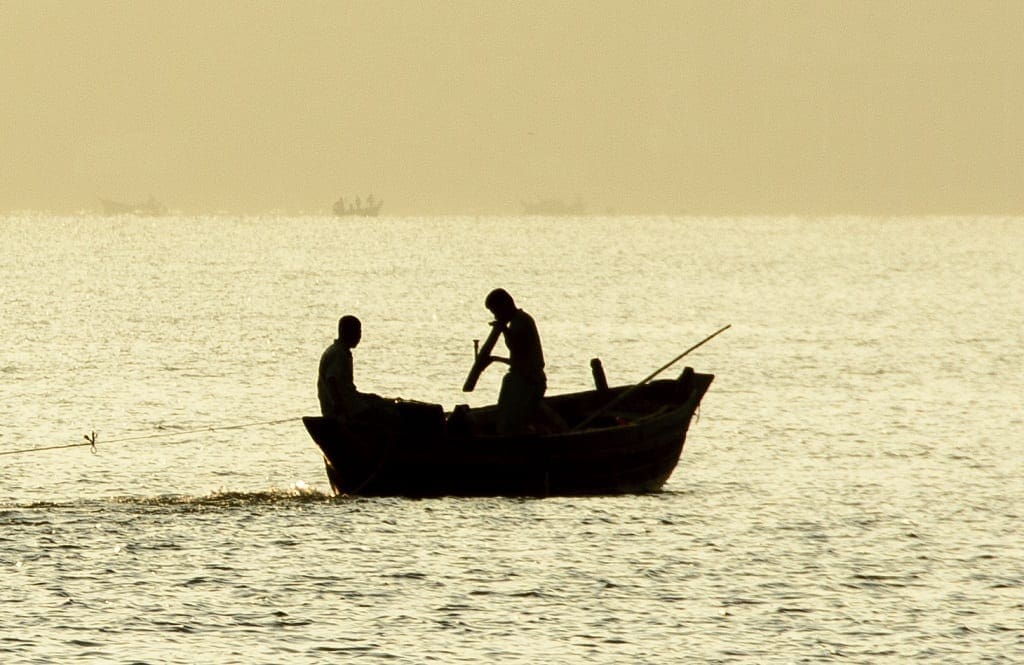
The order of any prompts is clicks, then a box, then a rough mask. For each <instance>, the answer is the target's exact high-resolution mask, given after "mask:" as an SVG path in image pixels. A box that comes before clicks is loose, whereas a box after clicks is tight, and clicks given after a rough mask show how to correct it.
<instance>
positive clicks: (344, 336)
mask: <svg viewBox="0 0 1024 665" xmlns="http://www.w3.org/2000/svg"><path fill="white" fill-rule="evenodd" d="M362 337H363V324H362V323H360V322H359V319H357V318H356V317H354V316H352V315H351V314H346V315H345V316H343V317H341V318H340V319H338V339H339V340H341V343H342V345H343V346H345V348H348V349H354V348H356V346H357V345H358V344H359V340H360V339H362Z"/></svg>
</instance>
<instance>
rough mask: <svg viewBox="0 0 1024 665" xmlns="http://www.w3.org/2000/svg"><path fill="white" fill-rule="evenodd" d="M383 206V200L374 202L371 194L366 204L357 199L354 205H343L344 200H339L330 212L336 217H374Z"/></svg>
mask: <svg viewBox="0 0 1024 665" xmlns="http://www.w3.org/2000/svg"><path fill="white" fill-rule="evenodd" d="M383 206H384V201H383V200H379V201H378V200H375V199H374V198H373V194H371V195H370V196H369V197H368V198H367V199H366V203H365V204H364V203H362V202H361V201H360V200H359V199H358V198H357V199H356V200H355V202H354V203H347V204H346V203H345V199H344V198H340V199H338V200H337V201H335V202H334V206H333V207H332V208H331V210H333V211H334V214H335V215H337V216H338V217H376V216H377V215H379V214H380V209H381V208H382V207H383Z"/></svg>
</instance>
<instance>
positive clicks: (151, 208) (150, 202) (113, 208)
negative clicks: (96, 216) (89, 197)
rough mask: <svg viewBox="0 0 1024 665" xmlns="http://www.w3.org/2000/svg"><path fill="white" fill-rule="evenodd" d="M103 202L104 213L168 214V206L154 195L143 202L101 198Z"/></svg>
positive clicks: (146, 215) (111, 214)
mask: <svg viewBox="0 0 1024 665" xmlns="http://www.w3.org/2000/svg"><path fill="white" fill-rule="evenodd" d="M100 203H102V204H103V214H104V215H109V216H114V215H135V216H137V217H159V216H161V215H166V214H167V207H166V206H164V204H162V203H160V202H159V201H157V200H156V199H155V198H154V197H153V196H150V197H149V198H148V199H147V200H145V201H143V202H141V203H120V202H118V201H111V200H109V199H100Z"/></svg>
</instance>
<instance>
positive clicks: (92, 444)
mask: <svg viewBox="0 0 1024 665" xmlns="http://www.w3.org/2000/svg"><path fill="white" fill-rule="evenodd" d="M301 419H302V416H297V417H294V418H280V419H278V420H263V421H260V422H255V423H241V424H239V425H210V426H208V427H197V428H196V429H189V430H181V431H178V432H158V433H156V434H140V435H138V436H126V437H122V438H119V439H110V440H108V441H104V442H103V444H104V445H106V444H109V443H125V442H127V441H141V440H143V439H156V438H160V437H168V436H183V435H185V434H196V433H198V432H219V431H221V430H227V429H244V428H246V427H261V426H266V425H280V424H282V423H290V422H295V421H296V420H301ZM98 436H99V435H98V434H96V432H90V433H89V434H86V435H85V436H84V438H85V442H83V443H66V444H64V445H60V446H41V447H38V448H22V449H20V450H0V455H21V454H23V453H38V452H42V451H44V450H62V449H64V448H80V447H82V446H89V449H90V450H91V451H92V452H93V453H96V452H97V450H96V444H97V443H98Z"/></svg>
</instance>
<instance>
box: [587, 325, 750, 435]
mask: <svg viewBox="0 0 1024 665" xmlns="http://www.w3.org/2000/svg"><path fill="white" fill-rule="evenodd" d="M731 327H732V324H731V323H730V324H729V325H727V326H724V327H722V328H719V329H718V330H716V331H715V332H713V333H711V334H710V335H708V336H707V337H705V338H704V339H702V340H701V341H699V342H697V343H696V344H694V345H693V346H691V347H690V348H688V349H687V350H685V351H683V352H682V353H680V354H679V355H678V356H676V357H675V358H673V359H672V360H670V361H668V362H667V363H665V364H664V365H662V366H661V367H659V368H658V369H656V370H654V371H653V372H651V373H650V374H649V375H648V376H647V378H645V379H644V380H643V381H641V382H640V383H638V384H636V385H635V386H633V387H631V388H629V389H628V390H626V391H625V392H623V393H620V394H619V396H618V397H616V398H615V399H613V400H612V401H610V402H608V403H607V404H605V405H604V406H602V407H601V408H600V409H598V410H597V411H595V412H594V413H592V414H590V415H589V416H587V417H586V418H584V419H583V420H582V421H581V422H580V423H579V424H578V425H576V426H575V427H573V428H572V429H571V430H569V431H575V430H578V429H583V428H584V427H585V426H586V425H589V424H590V423H591V422H593V420H594V419H595V418H597V417H598V416H600V415H601V414H603V413H604V412H605V411H607V410H608V409H610V408H612V407H613V406H615V405H616V404H618V403H619V402H621V401H622V400H624V399H626V398H627V397H629V396H630V395H632V394H633V393H634V392H636V390H637V389H639V388H640V387H641V386H643V385H645V384H647V383H648V382H650V380H651V379H653V378H654V377H656V376H658V375H659V374H661V373H662V372H664V371H665V370H666V369H668V368H669V367H671V366H672V365H675V364H676V363H677V362H679V361H680V360H682V359H683V358H684V357H685V356H686V355H687V354H688V353H690V352H691V351H694V350H696V349H697V348H698V347H700V346H703V345H704V344H705V343H707V342H710V341H711V340H712V339H713V338H714V337H717V336H718V335H720V334H721V333H723V332H725V331H726V330H728V329H729V328H731Z"/></svg>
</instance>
